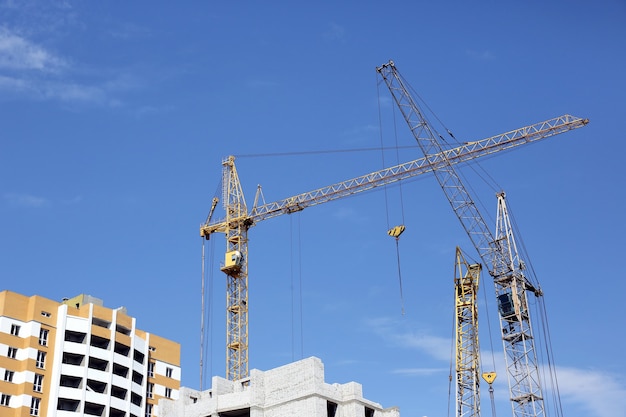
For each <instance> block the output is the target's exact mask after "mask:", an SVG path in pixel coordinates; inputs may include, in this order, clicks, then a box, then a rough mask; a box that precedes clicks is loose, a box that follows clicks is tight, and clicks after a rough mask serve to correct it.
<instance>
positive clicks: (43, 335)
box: [39, 329, 48, 346]
mask: <svg viewBox="0 0 626 417" xmlns="http://www.w3.org/2000/svg"><path fill="white" fill-rule="evenodd" d="M39 344H40V345H41V346H48V329H39Z"/></svg>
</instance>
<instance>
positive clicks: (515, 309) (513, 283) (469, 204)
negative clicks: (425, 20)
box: [377, 61, 589, 417]
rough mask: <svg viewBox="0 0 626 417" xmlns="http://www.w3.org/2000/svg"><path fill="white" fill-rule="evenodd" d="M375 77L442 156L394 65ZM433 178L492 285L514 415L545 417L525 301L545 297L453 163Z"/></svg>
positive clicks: (421, 141) (427, 146) (420, 139)
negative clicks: (529, 295)
mask: <svg viewBox="0 0 626 417" xmlns="http://www.w3.org/2000/svg"><path fill="white" fill-rule="evenodd" d="M377 71H378V73H379V74H380V75H381V77H382V79H383V80H384V82H385V83H386V85H387V87H388V89H389V91H390V92H391V95H392V96H393V99H394V100H395V102H396V104H397V106H398V108H399V109H400V111H401V112H402V114H403V116H404V119H405V121H406V122H407V124H408V126H409V129H410V130H411V132H412V134H413V136H414V137H415V139H416V141H417V144H418V146H419V147H420V149H421V150H422V152H423V153H424V155H431V154H437V153H441V152H443V147H442V145H441V143H440V142H439V141H438V139H437V138H438V137H440V135H439V134H438V133H437V132H436V131H435V129H434V128H433V127H432V126H431V125H430V123H429V122H428V120H427V119H426V117H425V116H424V114H423V112H422V111H421V109H420V107H419V106H418V105H417V104H416V102H415V100H414V99H413V97H411V95H410V93H409V91H408V89H407V87H406V84H405V82H404V80H403V79H402V77H401V76H400V74H399V72H398V71H397V69H396V67H395V64H394V63H393V61H389V62H388V63H386V64H384V65H382V66H380V67H378V68H377ZM579 120H580V124H579V125H578V126H577V127H581V126H584V125H586V124H587V123H588V122H589V121H588V120H587V119H579ZM433 172H434V175H435V178H436V179H437V181H438V182H439V185H440V186H441V189H442V190H443V192H444V194H445V196H446V198H447V199H448V202H449V203H450V205H451V206H452V209H453V211H454V212H455V214H456V216H457V217H458V219H459V220H460V222H461V225H462V226H463V228H464V229H465V231H466V232H467V234H468V236H469V238H470V240H471V241H472V243H473V245H474V247H475V248H476V250H477V252H478V254H479V256H480V258H481V260H482V262H483V264H484V265H485V267H486V269H487V271H488V272H489V274H490V275H491V276H492V278H493V281H494V285H495V288H496V296H497V299H498V303H499V313H500V314H499V315H500V327H501V331H502V341H503V344H504V350H505V357H506V360H507V371H508V377H509V391H510V396H511V402H512V407H513V415H514V416H517V417H529V416H534V417H542V416H544V413H545V411H544V404H543V393H542V387H541V383H540V378H539V367H538V363H537V355H536V350H535V345H534V338H533V334H532V327H531V320H530V314H529V311H528V309H527V307H528V304H527V301H526V290H531V291H532V292H533V293H535V295H537V296H540V295H541V291H540V290H539V289H537V288H535V287H534V286H533V285H532V284H531V283H530V282H529V281H528V280H527V279H526V277H525V275H524V273H523V272H522V267H521V265H523V263H522V262H521V261H519V259H518V257H517V256H515V257H514V256H513V255H512V253H513V252H512V251H510V250H509V246H508V245H507V244H506V239H505V238H506V236H504V237H501V236H500V234H499V236H498V238H497V239H496V238H494V236H493V234H492V233H491V231H490V229H489V227H488V226H487V224H486V223H485V220H484V219H483V217H482V215H481V214H480V212H479V211H478V209H477V207H476V204H475V203H474V201H473V199H472V197H471V196H470V194H469V192H468V191H467V189H466V187H465V185H464V184H463V182H462V181H461V178H460V176H459V175H458V174H457V172H456V171H455V169H454V167H453V164H452V162H451V161H443V162H442V163H441V164H440V165H438V166H437V167H436V169H434V171H433ZM503 201H504V194H502V195H501V198H500V196H499V204H502V203H503ZM516 261H517V262H516Z"/></svg>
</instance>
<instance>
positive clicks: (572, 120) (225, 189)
mask: <svg viewBox="0 0 626 417" xmlns="http://www.w3.org/2000/svg"><path fill="white" fill-rule="evenodd" d="M583 125H584V121H583V120H582V119H580V118H577V117H573V116H570V115H563V116H560V117H556V118H553V119H550V120H546V121H543V122H540V123H536V124H533V125H530V126H526V127H522V128H520V129H516V130H512V131H510V132H506V133H503V134H500V135H496V136H492V137H489V138H486V139H482V140H478V141H473V142H467V143H465V144H464V145H462V146H459V147H456V148H452V149H447V150H443V151H441V152H438V153H430V154H425V155H426V156H424V157H422V158H419V159H416V160H413V161H410V162H406V163H403V164H400V165H396V166H393V167H390V168H386V169H383V170H380V171H375V172H372V173H369V174H366V175H362V176H360V177H355V178H353V179H350V180H346V181H343V182H339V183H336V184H332V185H329V186H326V187H323V188H319V189H316V190H313V191H309V192H306V193H302V194H299V195H296V196H293V197H289V198H285V199H282V200H278V201H275V202H272V203H267V204H262V205H256V199H255V205H254V207H252V209H250V210H249V209H248V206H247V205H246V201H245V198H244V194H243V190H242V187H241V183H240V181H239V176H238V174H237V169H236V167H235V158H234V157H233V156H230V157H228V158H227V159H225V160H224V161H223V162H222V205H223V206H224V209H225V218H221V219H215V220H212V219H211V217H210V216H209V217H208V219H207V221H206V222H205V223H204V224H202V225H201V226H200V235H201V236H202V237H204V238H205V239H209V238H210V237H211V235H212V234H214V233H224V235H225V236H226V255H225V259H224V264H223V265H222V266H221V268H220V269H221V271H222V272H224V273H225V274H226V281H227V283H226V293H227V300H226V378H227V379H230V380H238V379H242V378H245V377H247V376H248V230H249V229H250V228H251V227H252V226H254V225H256V224H258V223H259V222H260V221H262V220H267V219H270V218H273V217H277V216H280V215H282V214H290V213H294V212H297V211H301V210H304V209H305V208H307V207H311V206H315V205H319V204H322V203H325V202H328V201H333V200H337V199H340V198H344V197H348V196H351V195H354V194H357V193H360V192H364V191H367V190H371V189H374V188H376V187H380V186H383V185H386V184H391V183H394V182H397V181H401V180H404V179H408V178H412V177H415V176H418V175H421V174H425V173H428V172H431V171H433V170H434V171H438V170H440V169H442V168H444V167H448V166H449V165H451V164H457V163H460V162H467V161H470V160H473V159H476V158H479V157H482V156H487V155H491V154H493V153H496V152H499V151H504V150H508V149H512V148H515V147H517V146H520V145H524V144H528V143H532V142H536V141H538V140H540V139H544V138H547V137H550V136H554V135H557V134H560V133H564V132H566V131H569V130H572V129H576V128H579V127H581V126H583ZM257 196H258V194H257ZM214 204H215V203H214ZM211 214H212V210H211Z"/></svg>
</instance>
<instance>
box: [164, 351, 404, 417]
mask: <svg viewBox="0 0 626 417" xmlns="http://www.w3.org/2000/svg"><path fill="white" fill-rule="evenodd" d="M329 402H332V403H334V404H336V405H337V408H336V412H335V414H334V416H329V413H328V403H329ZM366 407H367V408H368V409H369V410H373V411H374V416H373V417H400V412H399V410H398V409H397V408H395V407H392V408H387V409H383V408H382V407H381V405H380V404H378V403H375V402H373V401H369V400H366V399H364V398H363V389H362V386H361V384H358V383H356V382H348V383H346V384H328V383H326V382H324V365H323V363H322V361H321V360H320V359H318V358H315V357H311V358H307V359H303V360H301V361H298V362H293V363H290V364H287V365H285V366H281V367H278V368H275V369H271V370H269V371H265V372H263V371H259V370H256V369H253V370H252V371H251V372H250V376H249V377H248V378H245V379H243V380H239V381H228V380H225V379H223V378H220V377H213V379H212V387H211V389H210V390H207V391H202V392H200V391H196V390H192V389H189V388H181V389H180V393H179V399H178V400H175V401H172V400H161V401H159V415H160V417H219V416H220V415H223V414H221V413H235V414H237V410H241V413H242V414H241V415H243V416H249V417H292V416H299V417H365V416H366V414H365V409H366Z"/></svg>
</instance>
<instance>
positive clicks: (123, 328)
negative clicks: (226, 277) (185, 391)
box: [0, 290, 181, 417]
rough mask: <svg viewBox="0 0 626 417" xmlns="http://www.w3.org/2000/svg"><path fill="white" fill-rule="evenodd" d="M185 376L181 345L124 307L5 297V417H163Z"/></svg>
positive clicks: (1, 357)
mask: <svg viewBox="0 0 626 417" xmlns="http://www.w3.org/2000/svg"><path fill="white" fill-rule="evenodd" d="M180 378H181V370H180V345H179V344H178V343H176V342H173V341H170V340H167V339H164V338H162V337H159V336H156V335H153V334H150V333H148V332H145V331H142V330H139V329H137V328H136V323H135V318H133V317H130V316H128V315H127V313H126V310H125V309H124V308H123V307H120V308H117V309H110V308H106V307H104V306H103V303H102V301H101V300H99V299H97V298H94V297H91V296H88V295H79V296H77V297H74V298H71V299H64V300H63V301H62V302H56V301H53V300H49V299H46V298H43V297H40V296H24V295H21V294H17V293H14V292H11V291H6V290H5V291H2V292H0V416H2V417H28V416H35V417H39V416H41V417H77V416H83V415H85V416H100V417H152V416H155V417H157V416H158V415H159V412H158V405H157V404H158V401H159V400H160V399H161V398H169V399H174V400H175V399H177V398H178V395H179V390H180Z"/></svg>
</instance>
